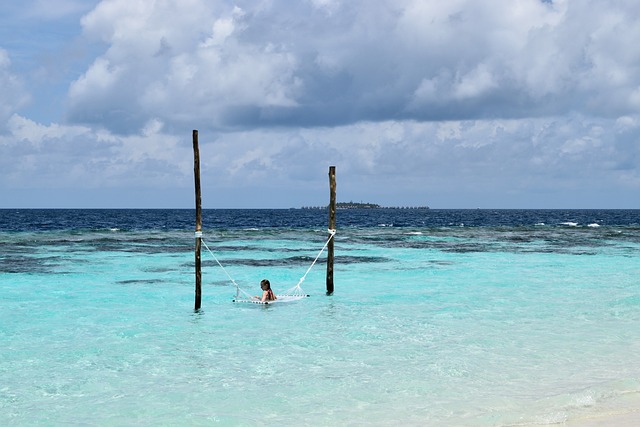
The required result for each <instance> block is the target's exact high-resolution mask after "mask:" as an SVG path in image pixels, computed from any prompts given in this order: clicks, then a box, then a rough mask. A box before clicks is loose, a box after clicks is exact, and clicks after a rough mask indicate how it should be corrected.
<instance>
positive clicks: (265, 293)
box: [254, 279, 278, 302]
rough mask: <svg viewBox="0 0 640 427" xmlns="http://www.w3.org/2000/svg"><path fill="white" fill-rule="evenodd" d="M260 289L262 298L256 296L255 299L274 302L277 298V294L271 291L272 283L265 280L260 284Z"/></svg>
mask: <svg viewBox="0 0 640 427" xmlns="http://www.w3.org/2000/svg"><path fill="white" fill-rule="evenodd" d="M260 288H261V289H262V298H260V297H258V296H256V297H254V298H258V299H260V301H263V302H264V301H274V300H276V299H278V298H276V294H274V293H273V291H272V290H271V283H269V281H268V280H267V279H263V280H262V281H261V282H260Z"/></svg>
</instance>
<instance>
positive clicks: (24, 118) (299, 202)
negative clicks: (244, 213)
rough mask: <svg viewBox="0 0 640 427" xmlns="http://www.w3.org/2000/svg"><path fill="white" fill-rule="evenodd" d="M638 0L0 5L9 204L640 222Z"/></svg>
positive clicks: (1, 129)
mask: <svg viewBox="0 0 640 427" xmlns="http://www.w3.org/2000/svg"><path fill="white" fill-rule="evenodd" d="M639 21H640V2H638V1H637V0H579V1H577V0H574V1H571V0H544V1H543V0H448V1H446V2H444V1H440V0H297V1H290V0H238V1H235V2H234V1H229V0H102V1H98V0H21V1H11V0H2V1H1V2H0V208H192V207H193V206H194V203H195V202H194V199H195V198H194V177H193V149H192V130H194V129H197V130H198V135H199V145H200V158H201V165H200V167H201V183H202V205H203V207H204V208H290V207H302V206H320V205H326V204H327V203H328V202H329V181H328V170H329V166H335V167H336V180H337V199H338V201H343V202H348V201H355V202H369V203H378V204H380V205H383V206H425V205H427V206H430V207H431V208H470V209H474V208H483V209H501V208H523V209H528V208H530V209H533V208H547V209H552V208H559V209H560V208H573V209H583V208H594V209H597V208H615V209H626V208H631V209H639V208H640V197H639V196H640V169H639V168H640V49H638V40H640V22H639Z"/></svg>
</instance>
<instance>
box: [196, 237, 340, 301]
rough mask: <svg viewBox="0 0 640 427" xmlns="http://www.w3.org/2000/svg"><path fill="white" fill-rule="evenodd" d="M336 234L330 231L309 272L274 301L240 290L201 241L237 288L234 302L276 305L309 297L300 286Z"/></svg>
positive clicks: (203, 242)
mask: <svg viewBox="0 0 640 427" xmlns="http://www.w3.org/2000/svg"><path fill="white" fill-rule="evenodd" d="M335 234H336V230H329V238H328V239H327V241H326V242H325V244H324V246H323V247H322V249H320V251H319V252H318V255H316V258H315V259H314V260H313V262H312V263H311V265H310V266H309V268H308V269H307V271H306V272H305V273H304V275H303V276H302V277H301V278H300V280H298V284H296V285H295V286H294V287H292V288H291V289H289V290H287V291H286V292H285V293H284V294H276V299H275V300H272V301H261V300H260V299H259V298H255V297H253V296H252V295H250V294H248V293H247V292H245V291H244V290H243V289H242V288H240V286H239V285H238V283H236V281H235V280H233V277H231V275H230V274H229V273H228V272H227V270H226V269H225V268H224V267H223V266H222V264H221V263H220V261H219V260H218V258H217V257H216V256H215V255H214V253H213V252H212V251H211V249H209V246H207V244H206V243H205V241H204V239H202V240H201V241H202V244H203V245H204V247H205V248H206V249H207V251H208V252H209V253H210V254H211V256H212V257H213V259H214V260H215V261H216V263H217V264H218V266H220V268H221V269H222V271H224V273H225V274H226V275H227V277H228V278H229V280H230V281H231V283H233V285H234V286H235V287H236V296H235V298H233V302H242V303H251V304H262V305H267V304H274V303H283V302H292V301H298V300H300V299H303V298H306V297H308V296H309V295H307V294H306V293H305V292H304V291H303V290H302V288H301V287H300V285H302V282H304V279H306V278H307V274H309V272H310V271H311V269H312V268H313V266H314V265H315V264H316V262H317V261H318V258H320V255H322V252H324V250H325V248H326V247H327V245H328V244H329V242H330V241H331V239H332V238H333V236H334V235H335ZM196 237H200V238H202V232H201V231H197V232H196Z"/></svg>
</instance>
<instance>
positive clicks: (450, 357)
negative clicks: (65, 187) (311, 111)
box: [0, 209, 640, 427]
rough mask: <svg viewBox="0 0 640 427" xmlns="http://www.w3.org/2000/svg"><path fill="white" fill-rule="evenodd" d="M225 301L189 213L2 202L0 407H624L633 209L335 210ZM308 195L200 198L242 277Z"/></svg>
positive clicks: (254, 412)
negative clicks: (197, 277)
mask: <svg viewBox="0 0 640 427" xmlns="http://www.w3.org/2000/svg"><path fill="white" fill-rule="evenodd" d="M337 223H338V224H337V225H338V231H337V234H336V236H335V239H336V240H335V255H336V259H335V262H336V264H335V272H334V280H335V292H334V294H333V295H332V296H326V295H325V264H324V262H325V258H324V256H321V258H320V260H319V262H318V264H317V265H316V266H315V267H314V269H312V270H311V272H310V273H309V275H308V276H307V277H306V280H305V281H304V283H303V284H302V287H303V289H304V290H305V291H306V292H307V293H308V294H310V295H311V297H310V298H306V299H304V300H300V301H296V302H291V303H286V304H285V303H282V304H274V305H268V306H259V305H253V304H238V303H233V302H232V299H233V297H234V296H235V292H236V290H235V286H234V285H233V283H231V282H230V281H229V279H228V278H227V276H226V275H225V273H224V271H223V270H222V269H221V268H220V267H219V266H218V265H217V264H216V262H215V261H214V259H213V257H211V256H210V254H209V253H207V251H206V250H205V251H203V253H202V259H203V299H202V310H200V311H199V312H194V310H193V304H194V273H193V272H194V268H193V264H194V234H193V230H194V226H193V224H194V212H193V210H18V209H5V210H0V378H1V379H2V380H1V381H0V425H2V426H27V425H28V426H54V425H101V426H125V425H181V426H183V425H184V426H200V425H202V426H210V425H223V426H266V425H280V426H300V425H309V426H323V425H358V426H388V425H415V426H423V425H437V426H445V427H446V426H479V427H483V426H513V425H545V424H554V423H563V422H565V421H571V420H576V419H582V418H586V417H589V416H592V415H594V414H602V413H611V414H618V413H626V412H634V411H637V410H638V408H639V407H640V327H639V325H640V279H639V277H640V274H639V273H640V271H639V270H640V262H639V261H638V258H639V257H640V211H638V210H584V211H583V210H579V211H578V210H540V211H536V210H513V211H512V210H496V211H493V210H433V209H432V210H418V209H416V210H410V209H370V210H364V209H363V210H359V209H354V210H339V211H338V215H337ZM326 224H327V213H326V211H324V210H316V209H309V210H306V209H305V210H300V209H291V210H205V211H204V218H203V230H204V240H205V242H206V243H207V245H208V246H209V247H210V248H211V250H212V251H213V253H214V254H215V255H216V257H217V258H218V259H219V260H220V262H221V263H222V264H223V265H224V267H225V269H226V271H227V272H228V273H229V274H230V275H231V276H232V277H233V278H234V279H235V280H236V282H237V283H238V284H240V286H241V287H242V288H243V289H244V290H246V291H247V292H249V293H254V294H257V293H259V292H260V289H259V282H260V280H261V279H262V278H268V279H270V281H271V283H272V286H273V288H274V289H275V291H276V293H278V292H279V291H284V290H286V289H288V288H290V287H292V286H294V285H295V284H296V283H297V282H298V280H299V279H300V278H301V277H302V275H303V274H304V273H305V271H306V269H307V268H308V267H309V265H310V264H311V262H312V261H313V258H314V257H315V255H316V254H317V253H318V251H319V250H320V248H322V246H323V245H324V243H325V241H326V239H327V236H328V233H327V230H326Z"/></svg>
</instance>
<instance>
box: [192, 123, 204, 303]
mask: <svg viewBox="0 0 640 427" xmlns="http://www.w3.org/2000/svg"><path fill="white" fill-rule="evenodd" d="M193 176H194V178H195V184H196V234H195V236H196V304H195V310H196V311H198V310H200V305H201V302H202V270H201V267H202V264H201V257H200V250H201V248H202V195H201V193H200V149H199V148H198V131H197V130H194V131H193Z"/></svg>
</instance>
